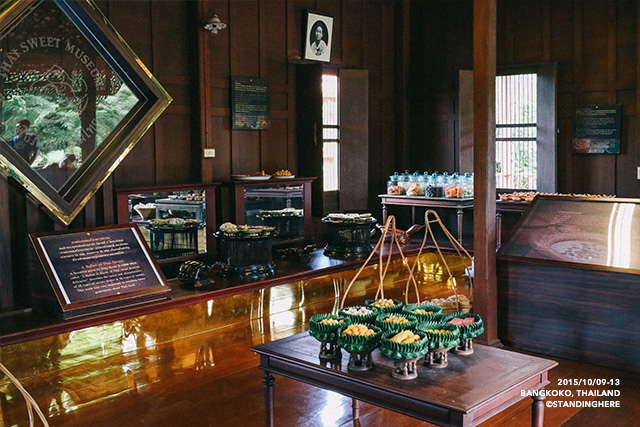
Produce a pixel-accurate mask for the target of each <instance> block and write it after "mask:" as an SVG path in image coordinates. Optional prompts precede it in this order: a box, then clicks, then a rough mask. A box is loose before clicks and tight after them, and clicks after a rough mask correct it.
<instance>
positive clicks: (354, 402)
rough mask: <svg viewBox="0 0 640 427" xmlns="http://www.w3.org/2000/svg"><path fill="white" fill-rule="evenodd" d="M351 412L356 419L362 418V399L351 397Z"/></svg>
mask: <svg viewBox="0 0 640 427" xmlns="http://www.w3.org/2000/svg"><path fill="white" fill-rule="evenodd" d="M351 413H352V414H353V419H354V420H357V419H358V418H360V401H359V400H358V399H351Z"/></svg>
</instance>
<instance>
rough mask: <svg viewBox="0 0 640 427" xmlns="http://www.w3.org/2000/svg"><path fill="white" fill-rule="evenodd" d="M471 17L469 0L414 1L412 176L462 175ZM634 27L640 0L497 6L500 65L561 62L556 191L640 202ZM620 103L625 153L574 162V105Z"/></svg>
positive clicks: (539, 0) (547, 0) (520, 1)
mask: <svg viewBox="0 0 640 427" xmlns="http://www.w3.org/2000/svg"><path fill="white" fill-rule="evenodd" d="M472 18H473V10H472V1H471V0H465V1H456V2H451V1H439V0H435V1H413V2H412V3H411V51H410V55H411V56H410V79H409V87H411V91H410V93H411V97H410V99H411V102H410V112H409V116H410V126H409V131H408V132H409V135H410V144H409V150H410V152H411V153H412V156H410V157H409V159H410V162H409V165H408V166H407V167H408V168H409V169H410V170H415V169H418V170H424V169H426V170H428V171H430V172H433V171H434V170H439V171H440V172H442V171H444V170H447V171H455V170H456V165H457V164H458V157H457V156H458V155H459V153H458V151H457V150H458V140H457V138H458V72H459V70H460V69H472V68H473V33H472ZM638 19H639V16H638V2H637V1H636V0H622V1H613V0H606V1H602V0H576V1H574V0H500V1H498V21H497V63H498V67H500V66H507V65H529V64H535V63H540V62H557V64H558V86H557V89H558V98H557V100H558V101H557V114H558V115H557V122H558V126H557V128H558V134H557V159H556V164H557V178H558V179H557V182H558V189H557V190H558V192H562V193H572V192H576V193H591V194H602V193H605V194H616V195H618V196H620V197H640V181H638V180H637V172H636V168H637V166H638V165H640V148H639V147H638V142H637V139H636V122H637V118H638V112H637V109H636V104H637V99H638V93H637V86H638V78H639V75H638V37H639V33H638ZM614 103H619V104H622V140H621V154H619V155H605V154H574V153H573V152H572V148H571V146H572V144H571V143H572V133H573V114H574V107H575V106H576V105H582V104H614ZM462 172H465V171H462Z"/></svg>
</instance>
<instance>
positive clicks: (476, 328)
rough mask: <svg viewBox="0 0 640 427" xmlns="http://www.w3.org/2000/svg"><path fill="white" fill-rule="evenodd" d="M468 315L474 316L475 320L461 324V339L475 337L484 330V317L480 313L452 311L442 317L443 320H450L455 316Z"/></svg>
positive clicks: (459, 327) (459, 317)
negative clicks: (467, 323)
mask: <svg viewBox="0 0 640 427" xmlns="http://www.w3.org/2000/svg"><path fill="white" fill-rule="evenodd" d="M467 317H473V319H474V320H475V321H474V322H473V323H472V324H470V325H460V326H458V329H460V339H462V340H466V339H469V338H475V337H477V336H479V335H481V334H482V333H483V332H484V324H483V322H482V318H481V317H480V315H478V314H473V313H451V314H448V315H446V316H445V317H443V318H442V321H443V322H449V321H451V320H452V319H454V318H458V319H465V318H467Z"/></svg>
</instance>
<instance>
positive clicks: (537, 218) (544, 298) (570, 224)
mask: <svg viewBox="0 0 640 427" xmlns="http://www.w3.org/2000/svg"><path fill="white" fill-rule="evenodd" d="M639 227H640V200H637V199H605V198H593V199H589V198H569V197H563V196H556V197H553V196H544V197H539V198H536V200H535V201H534V202H533V203H532V204H531V207H530V209H529V211H528V212H527V213H526V216H525V217H524V218H523V219H522V221H521V222H520V223H519V225H518V228H517V229H516V230H515V231H514V233H513V234H512V236H511V238H510V239H509V240H508V241H506V242H504V244H503V246H502V247H501V248H500V250H499V251H498V254H497V260H498V264H497V278H498V337H499V338H500V340H501V341H502V342H503V343H505V344H507V345H511V346H513V347H516V348H522V349H527V350H531V351H536V352H539V353H543V354H549V355H555V356H560V357H565V358H569V359H575V360H580V361H583V362H588V363H592V364H595V365H602V366H609V367H614V368H617V369H626V370H629V371H633V372H640V352H638V345H637V344H638V342H640V331H639V330H638V328H636V327H634V326H633V325H635V324H636V323H637V320H638V315H639V314H640V308H639V307H640V296H639V294H638V283H639V280H640V257H638V254H639V253H640V228H639Z"/></svg>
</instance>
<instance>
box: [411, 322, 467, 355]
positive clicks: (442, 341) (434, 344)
mask: <svg viewBox="0 0 640 427" xmlns="http://www.w3.org/2000/svg"><path fill="white" fill-rule="evenodd" d="M416 330H417V331H418V332H424V334H425V335H426V336H427V341H428V343H429V349H430V350H440V349H445V348H451V347H455V346H456V345H458V343H459V342H460V330H459V329H458V327H457V326H456V325H451V324H448V323H445V324H442V323H436V324H435V325H434V324H433V323H421V324H420V325H418V326H417V327H416ZM435 330H447V331H449V332H430V331H435Z"/></svg>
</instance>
